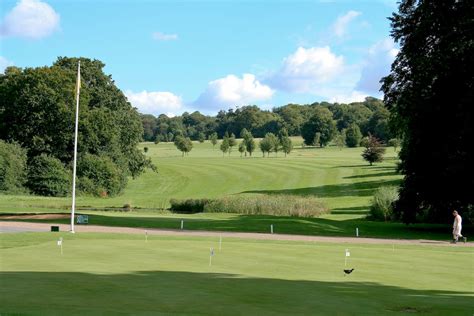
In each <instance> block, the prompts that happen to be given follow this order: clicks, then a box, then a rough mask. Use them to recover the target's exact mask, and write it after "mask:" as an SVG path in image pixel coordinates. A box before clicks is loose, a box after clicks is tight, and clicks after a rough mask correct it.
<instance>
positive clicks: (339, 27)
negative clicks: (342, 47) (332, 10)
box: [332, 10, 361, 37]
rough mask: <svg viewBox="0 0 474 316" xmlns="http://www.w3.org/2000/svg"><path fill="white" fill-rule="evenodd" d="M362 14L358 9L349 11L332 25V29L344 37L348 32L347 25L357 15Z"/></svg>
mask: <svg viewBox="0 0 474 316" xmlns="http://www.w3.org/2000/svg"><path fill="white" fill-rule="evenodd" d="M359 15H361V12H358V11H352V10H351V11H349V12H347V13H346V14H344V15H341V16H340V17H338V18H337V20H336V22H334V24H333V25H332V31H333V33H334V34H335V35H336V36H337V37H343V36H344V35H345V34H346V31H347V27H348V26H349V23H351V22H352V21H353V20H354V19H355V18H356V17H358V16H359Z"/></svg>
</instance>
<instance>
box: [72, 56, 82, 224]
mask: <svg viewBox="0 0 474 316" xmlns="http://www.w3.org/2000/svg"><path fill="white" fill-rule="evenodd" d="M80 89H81V61H79V64H78V65H77V83H76V126H75V128H74V164H73V169H72V170H73V171H72V207H71V233H74V212H75V208H76V162H77V130H78V126H79V92H80Z"/></svg>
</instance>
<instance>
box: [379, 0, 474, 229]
mask: <svg viewBox="0 0 474 316" xmlns="http://www.w3.org/2000/svg"><path fill="white" fill-rule="evenodd" d="M473 16H474V6H473V4H472V1H463V0H461V1H457V0H444V1H415V0H403V1H401V2H400V4H399V8H398V12H397V13H394V14H393V15H392V17H391V18H390V21H391V26H392V31H391V35H392V37H393V38H394V40H395V41H396V42H398V43H399V44H400V52H399V54H398V55H397V57H396V59H395V61H394V63H393V64H392V71H391V73H390V75H389V76H387V77H385V78H384V79H383V87H382V90H383V92H384V94H385V99H384V101H385V104H386V105H387V107H388V108H389V109H390V111H391V116H392V121H391V124H392V125H394V126H396V127H397V128H396V130H397V131H398V134H399V136H400V137H401V138H402V146H401V151H400V158H401V164H400V170H401V172H402V173H403V174H404V179H403V183H402V186H401V190H400V199H399V200H398V202H397V203H396V206H395V213H396V214H398V215H399V216H400V217H402V218H403V220H404V221H405V222H407V223H410V222H415V221H417V220H419V219H422V220H435V221H446V220H448V219H450V217H451V212H452V210H453V209H457V210H458V211H460V212H461V213H463V212H468V213H469V212H473V211H474V210H473V209H474V207H473V205H474V194H473V193H472V192H473V191H472V190H473V188H474V164H473V161H474V150H473V146H472V139H474V135H473V131H474V129H473V126H474V121H473V106H472V104H473V92H474V76H473V69H474V33H473V29H474V19H473ZM471 217H472V213H471Z"/></svg>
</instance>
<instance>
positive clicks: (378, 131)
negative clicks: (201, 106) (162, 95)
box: [141, 97, 392, 147]
mask: <svg viewBox="0 0 474 316" xmlns="http://www.w3.org/2000/svg"><path fill="white" fill-rule="evenodd" d="M389 117H390V112H389V111H388V110H387V109H386V108H385V107H384V104H383V102H382V101H381V100H379V99H376V98H372V97H368V98H366V99H365V101H364V102H354V103H350V104H339V103H328V102H321V103H318V102H315V103H312V104H305V105H300V104H287V105H284V106H281V107H277V108H274V109H273V110H271V111H269V110H261V109H260V108H259V107H258V106H256V105H249V106H243V107H240V108H237V109H236V110H233V109H229V110H227V111H226V110H221V111H220V112H219V113H218V114H217V115H216V116H206V115H203V114H201V113H200V112H198V111H196V112H193V113H188V112H185V113H183V114H182V115H180V116H175V117H168V116H166V115H164V114H161V115H159V116H158V117H155V116H153V115H149V114H142V115H141V119H142V123H143V129H144V140H145V141H156V142H169V141H174V138H175V137H176V136H184V137H189V138H190V139H191V140H204V139H209V138H210V137H211V136H212V135H213V134H214V133H217V136H218V138H220V139H222V138H223V137H224V135H225V133H228V134H229V135H230V134H234V135H237V136H239V135H241V132H242V130H244V129H245V130H246V131H249V132H250V133H251V134H252V135H253V136H254V137H256V138H263V137H264V136H265V135H266V134H267V133H273V134H275V135H278V134H279V133H280V131H281V130H282V129H285V130H286V131H287V132H288V134H289V136H299V135H301V136H303V138H304V139H305V143H306V144H307V145H314V138H315V134H316V133H318V132H319V133H320V134H321V135H320V138H321V140H320V142H319V144H318V145H320V146H324V145H327V144H328V143H329V142H330V141H331V140H333V139H334V138H336V136H337V135H338V133H344V134H348V135H349V136H355V137H356V138H358V139H359V141H360V139H361V138H362V136H367V135H369V134H371V135H373V136H375V137H376V138H378V139H379V140H381V141H382V142H384V143H387V142H388V140H389V139H390V138H391V136H392V132H391V131H390V128H389ZM350 138H351V140H350V141H349V142H348V146H350V147H355V146H358V145H359V141H356V142H354V141H353V139H354V138H353V137H350Z"/></svg>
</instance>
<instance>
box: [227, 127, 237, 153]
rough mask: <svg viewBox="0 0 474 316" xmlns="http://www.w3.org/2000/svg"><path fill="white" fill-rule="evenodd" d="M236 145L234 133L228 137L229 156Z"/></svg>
mask: <svg viewBox="0 0 474 316" xmlns="http://www.w3.org/2000/svg"><path fill="white" fill-rule="evenodd" d="M235 145H237V140H236V139H235V135H234V133H232V134H230V137H229V156H230V153H231V151H232V148H233V147H234V146H235Z"/></svg>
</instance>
